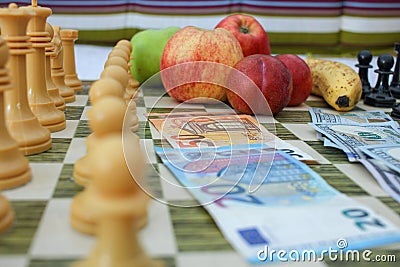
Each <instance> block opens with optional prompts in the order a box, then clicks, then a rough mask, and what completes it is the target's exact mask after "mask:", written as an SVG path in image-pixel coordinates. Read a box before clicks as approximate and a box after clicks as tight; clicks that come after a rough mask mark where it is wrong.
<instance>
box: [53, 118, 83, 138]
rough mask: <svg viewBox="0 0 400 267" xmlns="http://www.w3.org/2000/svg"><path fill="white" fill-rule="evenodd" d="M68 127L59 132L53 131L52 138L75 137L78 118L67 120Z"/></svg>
mask: <svg viewBox="0 0 400 267" xmlns="http://www.w3.org/2000/svg"><path fill="white" fill-rule="evenodd" d="M65 122H66V124H67V127H66V128H65V129H64V130H62V131H58V132H54V133H51V138H73V137H74V134H75V132H76V129H77V128H78V123H79V121H77V120H66V121H65Z"/></svg>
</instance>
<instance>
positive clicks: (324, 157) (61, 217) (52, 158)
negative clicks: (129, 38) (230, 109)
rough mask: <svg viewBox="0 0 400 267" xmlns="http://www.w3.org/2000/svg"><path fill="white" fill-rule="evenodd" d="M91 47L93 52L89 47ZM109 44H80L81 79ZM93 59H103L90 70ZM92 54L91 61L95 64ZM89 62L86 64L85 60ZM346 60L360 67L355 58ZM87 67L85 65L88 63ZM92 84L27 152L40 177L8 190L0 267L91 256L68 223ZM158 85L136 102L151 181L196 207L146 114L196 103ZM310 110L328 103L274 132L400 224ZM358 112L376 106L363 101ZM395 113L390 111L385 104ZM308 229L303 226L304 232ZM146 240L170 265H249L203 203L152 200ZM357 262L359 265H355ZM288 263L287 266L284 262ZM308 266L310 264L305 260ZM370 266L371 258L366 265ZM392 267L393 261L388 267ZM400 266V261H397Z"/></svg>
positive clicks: (390, 204)
mask: <svg viewBox="0 0 400 267" xmlns="http://www.w3.org/2000/svg"><path fill="white" fill-rule="evenodd" d="M89 51H91V53H90V54H88V52H89ZM108 51H109V49H108V48H98V47H91V46H82V47H79V48H78V49H77V51H76V52H77V58H76V61H77V71H78V76H80V78H81V79H82V80H95V79H97V78H98V76H99V74H100V73H101V70H102V69H103V64H104V62H105V60H106V55H107V53H108ZM85 53H86V55H89V56H90V57H89V56H86V57H87V58H91V59H92V58H97V63H93V62H95V61H96V60H93V61H92V64H96V65H92V64H89V65H90V66H93V67H92V68H91V69H90V70H89V69H86V70H87V72H86V73H80V71H82V70H83V69H85V68H87V67H88V65H86V64H87V61H84V60H83V59H82V58H81V56H82V55H83V54H85ZM91 59H88V61H90V60H91ZM82 62H86V63H82ZM345 62H346V63H347V62H349V64H353V65H354V64H356V62H355V61H354V60H352V59H346V61H345ZM85 66H86V67H85ZM90 83H91V82H89V81H85V82H84V90H83V91H82V92H80V93H78V94H77V100H76V101H75V102H73V103H69V104H67V110H66V111H65V114H66V118H67V128H66V129H65V130H63V131H61V132H57V133H52V139H53V147H52V148H51V149H50V150H49V151H47V152H44V153H41V154H38V155H32V156H28V159H29V161H30V165H31V168H32V171H33V180H32V181H31V182H30V183H28V184H27V185H24V186H22V187H20V188H17V189H13V190H5V191H4V192H3V194H4V195H5V196H6V197H7V198H8V199H9V200H10V201H11V204H12V206H13V208H14V210H15V213H16V220H15V223H14V226H13V228H12V229H11V230H10V231H8V232H7V233H4V234H2V235H0V266H15V267H19V266H69V265H70V264H71V263H73V262H75V261H76V260H78V259H80V258H84V257H86V256H87V255H88V254H89V252H90V251H91V248H92V247H93V244H94V242H95V241H96V239H95V238H94V237H92V236H87V235H85V234H81V233H78V232H76V231H75V230H74V229H72V228H71V226H70V223H69V214H70V204H71V201H72V198H73V197H74V196H75V195H76V194H77V193H78V192H80V191H81V190H82V189H83V188H82V187H81V186H79V185H77V184H76V183H75V182H74V181H73V180H72V178H71V177H72V172H73V166H74V162H75V161H76V160H77V159H79V158H81V157H82V156H83V155H85V151H86V148H85V138H86V137H87V136H88V134H90V129H89V126H88V119H87V112H88V110H89V109H90V108H91V106H90V102H89V101H88V96H87V93H88V90H89V88H90ZM162 94H163V92H162V91H160V90H159V89H154V90H151V89H149V90H146V91H141V92H140V95H139V101H138V103H137V111H138V117H139V120H140V130H139V132H138V134H139V136H140V138H141V144H142V146H143V147H146V148H147V151H148V153H149V155H148V157H147V164H148V165H149V168H148V169H149V173H148V181H149V184H150V187H151V188H152V190H153V192H155V194H156V196H157V198H159V199H163V200H166V201H170V202H172V201H173V202H175V203H178V204H179V203H180V204H185V205H187V204H194V203H195V200H194V199H193V197H192V196H191V195H190V194H189V193H188V192H187V191H186V189H184V188H177V187H171V186H168V184H167V183H166V182H165V180H162V179H160V178H159V177H160V175H162V176H164V177H168V180H174V179H175V178H174V177H173V176H172V174H171V173H170V172H169V171H168V170H167V168H166V167H165V166H164V165H163V164H162V163H161V161H160V159H159V158H158V157H157V156H156V155H155V153H154V151H153V147H154V145H158V144H160V143H163V142H166V141H165V140H163V138H162V137H161V136H160V134H159V133H158V131H157V130H156V129H155V128H154V127H153V126H152V125H150V124H149V122H148V121H147V120H146V117H145V116H144V114H145V113H147V112H150V111H157V112H169V111H171V110H172V109H176V110H180V111H188V110H190V109H192V108H193V107H191V106H186V105H183V106H179V107H177V104H178V103H177V102H175V101H174V100H173V99H171V98H169V97H168V96H164V97H162V98H159V96H160V95H162ZM309 107H327V105H326V104H325V102H324V101H323V100H322V99H321V98H319V97H314V96H310V97H309V98H308V100H307V101H306V102H305V103H304V104H302V105H300V106H298V107H291V108H285V109H284V110H283V111H282V112H280V113H279V114H278V115H276V116H275V134H276V135H277V136H278V137H280V138H281V139H283V140H285V141H287V142H289V143H291V144H293V145H295V146H298V147H299V148H301V149H303V150H304V151H305V152H307V153H308V154H310V155H311V156H313V157H314V158H315V159H316V160H317V161H318V164H313V165H310V167H311V168H312V169H313V170H314V171H316V172H317V173H319V174H320V175H321V176H322V177H323V178H324V179H325V180H326V181H327V182H328V183H329V184H330V185H331V186H332V187H334V188H335V189H337V190H339V191H341V192H343V193H345V194H346V195H348V196H349V197H351V198H354V199H355V200H357V201H359V202H361V203H363V204H365V205H367V206H369V207H370V208H372V209H373V210H375V211H376V212H378V213H379V214H381V215H383V216H385V217H386V218H388V219H389V220H391V221H392V222H393V223H394V224H396V225H398V226H399V227H400V204H399V203H397V202H396V201H395V200H394V199H392V198H391V197H390V196H389V195H388V194H387V193H386V192H385V191H384V190H383V189H382V188H381V187H380V186H379V185H378V183H377V182H376V180H375V179H374V178H373V177H372V176H371V175H370V174H369V172H368V171H367V170H366V169H365V168H364V167H363V166H362V165H361V164H359V163H349V162H348V160H347V158H346V156H345V154H344V153H343V152H341V151H340V150H337V149H335V148H329V147H324V146H323V144H322V142H321V141H319V140H318V139H317V138H316V135H315V131H314V130H313V129H312V127H311V126H309V125H308V123H309V122H311V118H310V116H309V112H308V108H309ZM356 109H360V110H362V109H364V110H367V109H375V108H373V107H369V106H365V105H364V104H362V103H359V105H358V106H357V108H356ZM383 110H384V111H385V112H390V109H383ZM195 111H209V112H213V111H215V109H214V107H213V106H212V105H197V106H196V107H195ZM298 230H300V231H301V229H298ZM139 238H140V240H141V243H142V245H143V247H144V248H145V250H146V251H147V252H148V254H149V255H150V256H152V257H154V258H160V259H162V260H164V261H165V263H166V265H167V266H179V267H186V266H190V267H197V266H230V267H239V266H247V264H246V263H245V262H244V260H243V259H242V258H241V257H240V255H239V254H238V253H237V252H235V251H234V250H233V249H232V247H231V246H230V245H229V244H228V243H227V241H226V240H225V239H224V238H223V236H222V234H221V232H220V231H219V230H218V228H217V227H216V225H215V223H214V222H213V220H212V219H211V217H210V216H209V214H208V213H207V212H206V211H205V209H204V208H203V207H193V208H180V207H176V206H169V205H165V204H162V203H160V202H158V201H155V200H153V201H152V202H151V205H150V208H149V224H148V225H147V226H146V228H144V229H143V230H142V231H141V232H140V234H139ZM377 252H379V253H382V254H396V255H397V260H399V259H400V244H394V245H392V246H390V247H385V248H378V249H377ZM342 264H343V263H342ZM342 264H340V263H337V262H336V263H335V262H319V263H314V266H327V265H329V266H335V265H338V266H341V265H342ZM352 264H356V263H352ZM392 264H393V263H392ZM285 265H286V264H284V265H283V266H285ZM303 265H304V266H309V265H310V263H303ZM359 266H365V263H359ZM385 266H386V265H385ZM393 266H396V264H393Z"/></svg>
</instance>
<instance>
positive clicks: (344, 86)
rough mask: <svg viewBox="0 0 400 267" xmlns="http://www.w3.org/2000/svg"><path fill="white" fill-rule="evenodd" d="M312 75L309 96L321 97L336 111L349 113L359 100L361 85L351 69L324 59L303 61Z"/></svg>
mask: <svg viewBox="0 0 400 267" xmlns="http://www.w3.org/2000/svg"><path fill="white" fill-rule="evenodd" d="M305 61H306V63H307V65H308V66H309V68H310V70H311V74H312V89H311V94H314V95H318V96H322V97H323V98H324V99H325V101H326V102H327V103H328V104H329V105H330V106H332V107H333V108H335V109H336V110H337V111H349V110H351V109H353V108H354V106H355V105H356V104H357V102H358V101H359V100H360V99H361V94H362V85H361V80H360V77H359V75H358V73H357V72H356V71H355V70H353V69H352V68H351V67H349V66H347V65H345V64H343V63H340V62H336V61H330V60H325V59H315V58H307V59H305Z"/></svg>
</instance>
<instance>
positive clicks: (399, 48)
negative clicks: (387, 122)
mask: <svg viewBox="0 0 400 267" xmlns="http://www.w3.org/2000/svg"><path fill="white" fill-rule="evenodd" d="M394 50H395V51H396V53H397V58H396V65H395V66H394V73H393V78H392V82H391V83H390V87H389V90H390V93H391V94H392V95H393V97H395V98H400V43H395V44H394Z"/></svg>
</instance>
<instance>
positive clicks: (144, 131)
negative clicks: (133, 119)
mask: <svg viewBox="0 0 400 267" xmlns="http://www.w3.org/2000/svg"><path fill="white" fill-rule="evenodd" d="M136 134H137V135H138V136H139V138H140V139H152V136H151V130H150V122H149V121H139V130H138V131H137V132H136Z"/></svg>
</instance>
